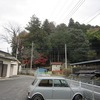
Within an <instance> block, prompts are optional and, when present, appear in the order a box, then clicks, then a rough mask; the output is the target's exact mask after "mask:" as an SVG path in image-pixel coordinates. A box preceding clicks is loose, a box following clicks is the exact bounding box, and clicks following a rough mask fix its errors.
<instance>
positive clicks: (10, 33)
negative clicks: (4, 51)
mask: <svg viewBox="0 0 100 100" xmlns="http://www.w3.org/2000/svg"><path fill="white" fill-rule="evenodd" d="M3 28H4V29H5V31H6V32H7V33H6V34H2V36H1V38H2V39H3V40H4V41H6V42H7V43H9V44H11V47H12V55H13V56H16V57H17V53H18V46H19V39H18V34H19V33H20V32H21V29H20V27H19V26H18V25H17V24H15V25H14V24H13V25H12V24H9V25H8V26H4V27H3Z"/></svg>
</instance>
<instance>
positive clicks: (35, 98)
mask: <svg viewBox="0 0 100 100" xmlns="http://www.w3.org/2000/svg"><path fill="white" fill-rule="evenodd" d="M32 100H44V99H43V97H42V96H41V95H39V94H37V95H35V96H33V98H32Z"/></svg>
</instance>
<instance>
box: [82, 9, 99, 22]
mask: <svg viewBox="0 0 100 100" xmlns="http://www.w3.org/2000/svg"><path fill="white" fill-rule="evenodd" d="M98 11H100V9H99V10H97V11H95V12H94V14H93V15H90V16H88V17H87V18H85V19H84V20H83V21H82V23H84V22H85V21H87V20H88V19H89V18H91V17H92V16H94V15H95V14H96V13H97V12H98Z"/></svg>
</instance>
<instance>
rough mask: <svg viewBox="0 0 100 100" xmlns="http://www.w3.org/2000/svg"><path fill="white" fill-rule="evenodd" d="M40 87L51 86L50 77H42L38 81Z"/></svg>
mask: <svg viewBox="0 0 100 100" xmlns="http://www.w3.org/2000/svg"><path fill="white" fill-rule="evenodd" d="M39 86H40V87H52V80H51V79H43V80H41V81H40V83H39Z"/></svg>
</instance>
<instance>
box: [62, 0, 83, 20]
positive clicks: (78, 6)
mask: <svg viewBox="0 0 100 100" xmlns="http://www.w3.org/2000/svg"><path fill="white" fill-rule="evenodd" d="M84 2H85V0H79V1H78V2H77V4H76V5H75V6H74V7H73V9H72V10H71V11H70V12H69V13H68V14H67V17H66V18H67V19H68V18H70V17H72V15H73V14H74V13H75V12H76V11H77V10H78V9H79V8H80V7H81V6H82V4H83V3H84ZM66 18H65V19H64V20H66Z"/></svg>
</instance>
